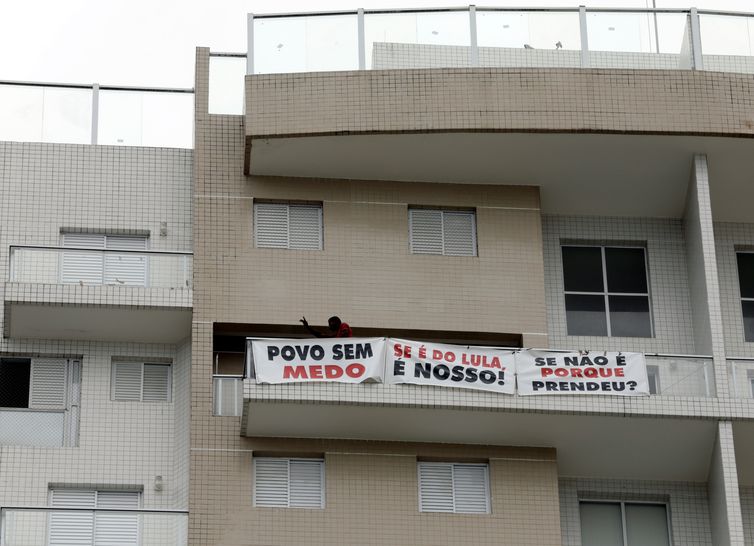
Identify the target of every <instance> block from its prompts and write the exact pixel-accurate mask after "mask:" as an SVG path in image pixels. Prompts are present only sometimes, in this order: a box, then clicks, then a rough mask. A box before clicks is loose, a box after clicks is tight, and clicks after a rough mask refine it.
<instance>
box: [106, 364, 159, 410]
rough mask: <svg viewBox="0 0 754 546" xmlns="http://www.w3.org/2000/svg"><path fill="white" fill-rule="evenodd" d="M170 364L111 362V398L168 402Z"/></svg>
mask: <svg viewBox="0 0 754 546" xmlns="http://www.w3.org/2000/svg"><path fill="white" fill-rule="evenodd" d="M171 373H172V367H171V365H170V364H150V363H146V364H145V363H142V362H120V361H118V362H113V377H112V399H113V400H124V401H129V400H130V401H135V402H138V401H143V402H170V391H171Z"/></svg>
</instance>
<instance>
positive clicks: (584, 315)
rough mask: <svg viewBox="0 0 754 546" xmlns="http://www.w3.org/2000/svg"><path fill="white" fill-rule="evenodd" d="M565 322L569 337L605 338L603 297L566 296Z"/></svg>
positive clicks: (605, 321) (605, 322) (605, 323)
mask: <svg viewBox="0 0 754 546" xmlns="http://www.w3.org/2000/svg"><path fill="white" fill-rule="evenodd" d="M565 304H566V322H567V323H568V335H569V336H606V335H607V318H606V316H605V297H604V296H601V295H600V296H585V295H581V294H566V297H565Z"/></svg>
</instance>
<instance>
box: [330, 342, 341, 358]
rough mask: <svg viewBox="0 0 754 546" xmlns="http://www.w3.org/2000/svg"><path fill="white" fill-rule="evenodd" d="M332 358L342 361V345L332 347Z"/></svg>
mask: <svg viewBox="0 0 754 546" xmlns="http://www.w3.org/2000/svg"><path fill="white" fill-rule="evenodd" d="M332 357H333V360H343V346H342V345H333V346H332Z"/></svg>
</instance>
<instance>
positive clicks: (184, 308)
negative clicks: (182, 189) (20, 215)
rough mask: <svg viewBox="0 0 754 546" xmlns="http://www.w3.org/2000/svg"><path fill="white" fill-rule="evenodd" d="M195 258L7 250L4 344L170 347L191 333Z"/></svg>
mask: <svg viewBox="0 0 754 546" xmlns="http://www.w3.org/2000/svg"><path fill="white" fill-rule="evenodd" d="M191 278H192V255H191V253H186V252H156V251H125V250H121V251H114V250H92V249H85V248H80V249H77V248H69V247H66V248H63V247H34V246H11V247H10V270H9V277H8V282H6V283H5V297H4V300H5V313H6V315H5V316H6V320H5V329H4V335H5V337H12V338H41V339H96V340H110V341H136V342H144V343H174V342H177V341H180V340H181V339H183V338H185V337H187V336H188V335H189V333H190V326H191V308H192V289H191V288H192V287H191Z"/></svg>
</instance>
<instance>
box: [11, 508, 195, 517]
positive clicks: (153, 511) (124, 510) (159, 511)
mask: <svg viewBox="0 0 754 546" xmlns="http://www.w3.org/2000/svg"><path fill="white" fill-rule="evenodd" d="M0 511H17V512H116V513H136V514H185V515H188V513H189V512H188V510H169V509H165V508H74V507H71V508H68V507H65V508H64V507H62V506H59V507H55V506H0Z"/></svg>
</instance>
